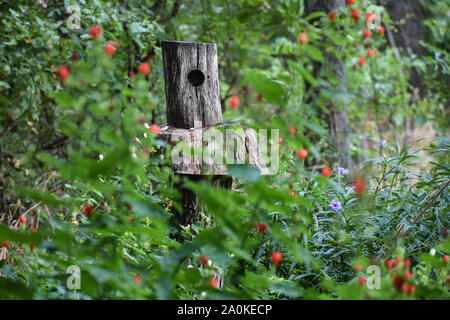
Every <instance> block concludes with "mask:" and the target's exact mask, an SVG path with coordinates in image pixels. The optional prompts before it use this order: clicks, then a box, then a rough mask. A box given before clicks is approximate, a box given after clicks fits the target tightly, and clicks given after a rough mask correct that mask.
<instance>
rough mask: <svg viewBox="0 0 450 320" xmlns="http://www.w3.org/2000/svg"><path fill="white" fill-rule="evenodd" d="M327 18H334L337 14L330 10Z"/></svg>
mask: <svg viewBox="0 0 450 320" xmlns="http://www.w3.org/2000/svg"><path fill="white" fill-rule="evenodd" d="M328 18H330V20H336V18H337V15H336V13H335V12H330V13H329V14H328Z"/></svg>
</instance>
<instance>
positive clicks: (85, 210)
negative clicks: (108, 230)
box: [83, 204, 94, 218]
mask: <svg viewBox="0 0 450 320" xmlns="http://www.w3.org/2000/svg"><path fill="white" fill-rule="evenodd" d="M93 212H94V207H93V206H91V205H90V204H85V205H84V207H83V213H84V215H85V216H86V217H88V218H89V217H90V216H91V215H92V213H93Z"/></svg>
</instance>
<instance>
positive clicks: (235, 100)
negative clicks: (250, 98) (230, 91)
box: [230, 95, 241, 109]
mask: <svg viewBox="0 0 450 320" xmlns="http://www.w3.org/2000/svg"><path fill="white" fill-rule="evenodd" d="M240 104H241V100H240V99H239V97H238V96H237V95H234V96H232V97H231V99H230V107H231V108H233V109H236V108H239V105H240Z"/></svg>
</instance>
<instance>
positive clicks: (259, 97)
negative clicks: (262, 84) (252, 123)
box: [256, 93, 264, 102]
mask: <svg viewBox="0 0 450 320" xmlns="http://www.w3.org/2000/svg"><path fill="white" fill-rule="evenodd" d="M263 99H264V95H263V94H262V93H258V97H257V98H256V100H258V101H259V102H261V101H263Z"/></svg>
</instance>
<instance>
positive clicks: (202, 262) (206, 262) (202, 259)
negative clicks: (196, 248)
mask: <svg viewBox="0 0 450 320" xmlns="http://www.w3.org/2000/svg"><path fill="white" fill-rule="evenodd" d="M199 259H200V262H201V264H202V265H204V266H206V265H207V264H208V261H209V259H208V258H207V257H206V256H204V255H201V256H200V258H199Z"/></svg>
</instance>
